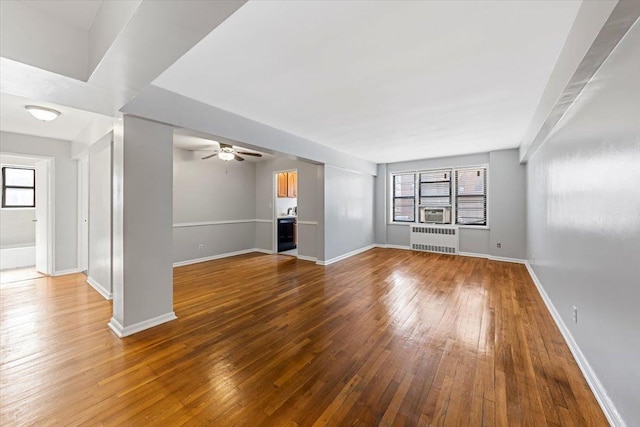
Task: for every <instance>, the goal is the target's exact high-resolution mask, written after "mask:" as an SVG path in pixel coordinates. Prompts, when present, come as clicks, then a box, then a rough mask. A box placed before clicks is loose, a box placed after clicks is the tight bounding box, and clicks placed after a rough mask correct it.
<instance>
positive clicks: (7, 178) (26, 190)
mask: <svg viewBox="0 0 640 427" xmlns="http://www.w3.org/2000/svg"><path fill="white" fill-rule="evenodd" d="M2 207H3V208H35V207H36V171H35V170H33V169H26V168H16V167H9V166H5V167H3V168H2Z"/></svg>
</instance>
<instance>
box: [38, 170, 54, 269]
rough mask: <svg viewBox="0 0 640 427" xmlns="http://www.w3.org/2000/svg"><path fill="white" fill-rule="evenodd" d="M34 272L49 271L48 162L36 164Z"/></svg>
mask: <svg viewBox="0 0 640 427" xmlns="http://www.w3.org/2000/svg"><path fill="white" fill-rule="evenodd" d="M35 221H36V270H38V271H39V272H40V273H43V274H51V272H50V271H49V161H48V160H41V161H39V162H36V220H35Z"/></svg>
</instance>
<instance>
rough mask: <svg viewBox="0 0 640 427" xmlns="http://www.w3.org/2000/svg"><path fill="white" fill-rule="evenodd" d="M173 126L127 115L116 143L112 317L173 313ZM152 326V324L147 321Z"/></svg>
mask: <svg viewBox="0 0 640 427" xmlns="http://www.w3.org/2000/svg"><path fill="white" fill-rule="evenodd" d="M172 149H173V128H171V127H170V126H166V125H162V124H159V123H154V122H150V121H147V120H142V119H138V118H135V117H129V116H125V117H124V120H123V124H122V127H120V125H119V126H117V127H116V130H115V131H114V143H113V166H112V167H113V176H114V179H113V199H112V200H113V202H112V203H113V276H112V283H113V318H112V320H111V322H110V325H111V327H112V328H113V329H114V330H116V331H118V332H119V333H124V334H126V333H127V328H128V327H134V326H135V325H136V324H139V323H140V322H152V323H154V324H157V322H160V320H158V319H162V321H167V320H170V319H171V318H173V267H172V263H173V260H172V255H171V251H170V250H169V248H171V247H172V245H173V235H172V226H173V152H172ZM147 326H148V325H147Z"/></svg>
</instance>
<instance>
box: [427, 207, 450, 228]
mask: <svg viewBox="0 0 640 427" xmlns="http://www.w3.org/2000/svg"><path fill="white" fill-rule="evenodd" d="M419 212H420V222H422V223H433V224H451V208H450V207H444V208H443V207H438V208H435V207H422V208H419Z"/></svg>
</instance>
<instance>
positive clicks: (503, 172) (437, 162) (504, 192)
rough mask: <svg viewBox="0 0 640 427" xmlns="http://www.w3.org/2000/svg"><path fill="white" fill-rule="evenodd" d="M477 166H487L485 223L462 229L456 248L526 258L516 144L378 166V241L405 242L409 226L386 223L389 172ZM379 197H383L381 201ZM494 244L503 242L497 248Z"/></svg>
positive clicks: (522, 170)
mask: <svg viewBox="0 0 640 427" xmlns="http://www.w3.org/2000/svg"><path fill="white" fill-rule="evenodd" d="M477 165H488V173H489V188H488V190H489V192H488V204H489V206H488V209H489V215H488V221H489V227H488V228H481V227H479V228H472V227H464V228H461V229H460V252H468V253H474V254H481V255H489V256H496V257H505V258H516V259H524V258H525V241H526V233H525V230H526V226H525V224H526V223H525V209H526V203H525V195H524V194H525V182H526V179H525V178H526V176H525V167H524V166H522V165H520V164H519V163H518V150H517V149H512V150H500V151H493V152H491V153H479V154H470V155H465V156H454V157H442V158H437V159H425V160H415V161H410V162H400V163H389V164H386V165H379V166H378V176H377V177H376V190H375V191H376V197H377V199H376V227H375V229H376V243H378V244H383V245H384V244H387V245H395V246H409V226H408V225H405V224H389V220H390V216H389V212H390V203H391V201H390V200H391V199H390V197H391V191H392V189H391V188H390V187H391V184H390V174H392V173H396V172H405V171H421V170H429V169H438V168H447V167H465V166H477ZM385 172H386V173H385ZM383 174H384V177H381V175H383ZM380 197H383V200H382V201H381V200H380ZM497 243H501V246H502V247H501V248H498V247H497Z"/></svg>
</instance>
